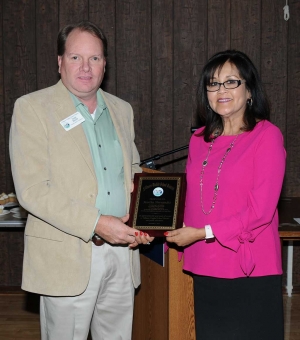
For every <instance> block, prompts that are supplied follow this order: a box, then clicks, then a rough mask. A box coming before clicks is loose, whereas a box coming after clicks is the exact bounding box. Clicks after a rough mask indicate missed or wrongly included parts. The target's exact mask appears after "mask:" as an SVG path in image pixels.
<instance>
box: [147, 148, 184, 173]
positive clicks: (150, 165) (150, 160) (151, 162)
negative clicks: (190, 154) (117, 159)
mask: <svg viewBox="0 0 300 340" xmlns="http://www.w3.org/2000/svg"><path fill="white" fill-rule="evenodd" d="M188 147H189V146H188V145H185V146H181V147H180V148H177V149H174V150H171V151H167V152H165V153H163V154H157V155H154V156H152V157H149V158H146V159H144V160H142V161H141V163H140V166H142V165H144V166H145V167H146V168H149V169H153V170H156V165H155V163H154V161H156V160H158V159H160V158H162V157H164V156H168V155H171V154H173V153H175V152H178V151H181V150H184V149H187V148H188Z"/></svg>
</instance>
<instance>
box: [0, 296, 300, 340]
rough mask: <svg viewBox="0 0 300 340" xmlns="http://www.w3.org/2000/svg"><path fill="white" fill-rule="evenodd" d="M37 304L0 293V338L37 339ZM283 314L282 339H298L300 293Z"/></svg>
mask: <svg viewBox="0 0 300 340" xmlns="http://www.w3.org/2000/svg"><path fill="white" fill-rule="evenodd" d="M38 305H39V304H38V297H37V296H36V295H34V294H23V293H12V294H0V340H39V339H40V331H39V314H38V313H39V311H38ZM284 315H285V338H284V339H285V340H300V294H297V295H293V296H292V297H288V296H284ZM266 340H270V339H266Z"/></svg>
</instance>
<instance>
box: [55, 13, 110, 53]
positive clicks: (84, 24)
mask: <svg viewBox="0 0 300 340" xmlns="http://www.w3.org/2000/svg"><path fill="white" fill-rule="evenodd" d="M74 29H78V30H80V31H82V32H89V33H91V34H92V35H93V36H95V37H97V38H99V39H100V40H101V41H102V44H103V54H104V57H105V58H106V57H107V40H106V37H105V35H104V33H103V31H102V30H101V29H100V28H99V27H98V26H97V25H95V24H94V23H92V22H90V21H87V20H85V21H81V22H79V23H77V24H71V25H67V26H65V27H63V28H62V29H61V30H60V31H59V33H58V36H57V55H59V56H62V55H63V54H64V53H65V48H66V41H67V38H68V36H69V34H70V33H71V32H72V31H73V30H74Z"/></svg>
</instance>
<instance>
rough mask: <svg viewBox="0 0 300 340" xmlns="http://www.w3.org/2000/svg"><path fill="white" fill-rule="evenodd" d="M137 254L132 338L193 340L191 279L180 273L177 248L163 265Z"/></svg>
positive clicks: (193, 323) (145, 339)
mask: <svg viewBox="0 0 300 340" xmlns="http://www.w3.org/2000/svg"><path fill="white" fill-rule="evenodd" d="M143 170H144V171H145V172H157V171H155V170H150V169H145V168H144V169H143ZM140 257H141V274H142V284H141V286H140V287H139V289H138V290H137V292H136V296H135V305H134V317H133V334H132V339H133V340H195V339H196V336H195V320H194V297H193V281H192V278H191V277H190V276H189V275H187V274H184V273H183V272H182V262H179V261H178V255H177V251H176V250H175V249H169V250H168V251H167V252H166V254H165V266H164V267H162V266H160V265H159V264H157V263H156V262H154V261H152V260H150V259H149V258H147V257H146V256H144V255H140Z"/></svg>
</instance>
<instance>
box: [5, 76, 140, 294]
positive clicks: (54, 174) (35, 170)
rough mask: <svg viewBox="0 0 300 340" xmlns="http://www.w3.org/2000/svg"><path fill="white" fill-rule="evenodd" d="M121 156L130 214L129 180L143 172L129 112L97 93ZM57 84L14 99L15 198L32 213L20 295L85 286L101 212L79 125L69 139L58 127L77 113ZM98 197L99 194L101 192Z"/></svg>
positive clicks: (134, 256) (135, 270) (135, 272)
mask: <svg viewBox="0 0 300 340" xmlns="http://www.w3.org/2000/svg"><path fill="white" fill-rule="evenodd" d="M100 91H101V93H102V95H103V98H104V100H105V103H106V105H107V107H108V109H109V112H110V114H111V118H112V121H113V123H114V126H115V129H116V132H117V134H118V137H119V141H120V144H121V147H122V151H123V158H124V177H125V190H126V197H127V208H129V204H130V192H131V180H132V177H133V175H134V173H135V172H140V171H141V169H140V167H139V162H140V159H139V155H138V152H137V149H136V146H135V144H134V127H133V112H132V108H131V106H130V105H129V104H128V103H127V102H125V101H123V100H121V99H119V98H117V97H115V96H113V95H110V94H108V93H106V92H103V91H102V90H100ZM75 111H76V109H75V106H74V104H73V102H72V99H71V97H70V94H69V92H68V90H67V89H66V87H65V86H64V85H63V83H62V82H61V81H59V82H58V83H57V84H56V85H54V86H52V87H49V88H46V89H43V90H40V91H37V92H34V93H31V94H28V95H25V96H23V97H21V98H19V99H18V100H17V101H16V103H15V107H14V113H13V118H12V125H11V132H10V144H9V147H10V157H11V166H12V173H13V179H14V184H15V189H16V193H17V197H18V199H19V202H20V204H21V206H23V207H24V208H25V209H26V210H28V211H29V215H28V220H27V224H26V228H25V250H24V262H23V279H22V289H24V290H27V291H31V292H35V293H39V294H43V295H51V296H74V295H78V294H81V293H82V292H83V291H84V290H85V288H86V287H87V284H88V281H89V276H90V267H91V251H92V244H91V241H90V237H91V234H92V232H93V229H94V226H95V221H96V219H97V215H98V209H97V208H95V201H96V196H97V191H98V187H97V179H96V175H95V170H94V166H93V161H92V157H91V154H90V149H89V145H88V143H87V140H86V137H85V133H84V131H83V128H82V126H81V125H78V126H76V127H75V128H73V129H71V130H69V131H68V132H67V131H65V129H64V128H63V127H62V126H61V124H60V121H62V120H63V119H65V118H67V117H69V116H70V115H72V114H73V113H75ZM99 190H101V188H99ZM130 258H131V263H130V266H131V272H132V280H133V284H134V286H135V287H137V286H138V285H139V284H140V262H139V252H138V250H133V251H132V250H130Z"/></svg>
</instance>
